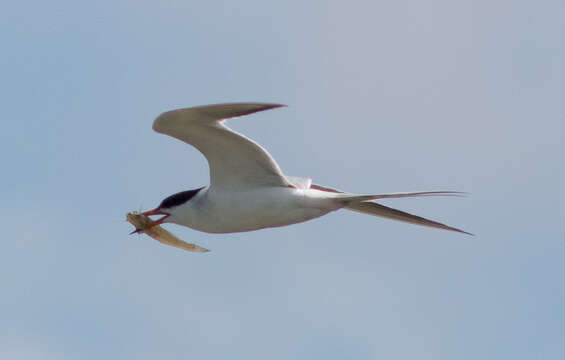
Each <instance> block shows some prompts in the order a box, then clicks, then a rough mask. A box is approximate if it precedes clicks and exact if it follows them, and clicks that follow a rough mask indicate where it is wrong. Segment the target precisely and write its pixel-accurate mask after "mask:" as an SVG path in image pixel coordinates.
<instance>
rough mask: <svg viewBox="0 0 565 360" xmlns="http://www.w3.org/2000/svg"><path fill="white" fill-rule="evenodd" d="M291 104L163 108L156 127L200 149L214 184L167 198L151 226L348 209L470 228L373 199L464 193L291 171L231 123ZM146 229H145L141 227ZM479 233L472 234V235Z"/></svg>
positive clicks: (229, 226)
mask: <svg viewBox="0 0 565 360" xmlns="http://www.w3.org/2000/svg"><path fill="white" fill-rule="evenodd" d="M281 106H284V105H279V104H267V103H232V104H217V105H205V106H197V107H192V108H186V109H178V110H172V111H168V112H165V113H163V114H161V115H160V116H159V117H157V119H155V121H154V123H153V130H155V131H156V132H158V133H162V134H166V135H169V136H172V137H174V138H177V139H179V140H181V141H184V142H185V143H187V144H189V145H192V146H194V147H195V148H197V149H198V150H199V151H200V152H201V153H202V154H203V155H204V156H205V157H206V159H207V160H208V164H209V166H210V185H208V186H205V187H202V188H199V189H195V190H188V191H183V192H180V193H177V194H174V195H171V196H169V197H167V198H166V199H165V200H163V201H162V202H161V204H160V205H159V206H157V208H155V209H153V210H149V211H145V212H143V213H142V214H144V215H147V216H152V215H163V217H161V218H160V219H158V220H156V221H151V222H150V223H149V224H148V225H147V228H149V227H151V226H154V225H159V224H162V223H174V224H178V225H183V226H187V227H190V228H192V229H195V230H200V231H204V232H208V233H231V232H241V231H251V230H258V229H263V228H269V227H277V226H285V225H291V224H296V223H300V222H303V221H307V220H311V219H314V218H317V217H320V216H322V215H325V214H327V213H329V212H332V211H335V210H339V209H347V210H352V211H356V212H360V213H364V214H369V215H376V216H380V217H384V218H389V219H394V220H399V221H404V222H408V223H412V224H418V225H424V226H429V227H434V228H438V229H444V230H451V231H456V232H460V233H464V234H469V233H468V232H465V231H463V230H460V229H456V228H453V227H450V226H447V225H444V224H441V223H439V222H436V221H432V220H428V219H424V218H422V217H419V216H416V215H412V214H408V213H406V212H404V211H400V210H396V209H392V208H389V207H387V206H384V205H381V204H378V203H376V202H374V201H372V200H378V199H388V198H402V197H417V196H437V195H456V194H459V193H458V192H454V191H425V192H411V193H394V194H381V195H358V194H351V193H347V192H342V191H339V190H335V189H332V188H329V187H325V186H320V185H315V184H312V180H311V179H309V178H299V177H293V176H287V175H284V174H283V173H282V171H281V169H280V167H279V166H278V165H277V163H276V162H275V160H274V159H273V157H272V156H271V155H270V154H269V153H268V152H267V150H265V149H264V148H263V147H261V146H260V145H259V144H257V143H256V142H254V141H253V140H251V139H248V138H247V137H245V136H244V135H241V134H238V133H237V132H235V131H233V130H231V129H230V128H228V127H227V126H226V125H225V123H224V120H226V119H229V118H233V117H238V116H243V115H249V114H252V113H255V112H258V111H264V110H269V109H274V108H278V107H281ZM138 231H139V230H138ZM470 235H471V234H470Z"/></svg>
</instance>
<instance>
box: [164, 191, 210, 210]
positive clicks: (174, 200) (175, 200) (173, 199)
mask: <svg viewBox="0 0 565 360" xmlns="http://www.w3.org/2000/svg"><path fill="white" fill-rule="evenodd" d="M203 188H204V187H201V188H199V189H194V190H187V191H181V192H179V193H176V194H173V195H171V196H169V197H167V198H165V200H163V201H161V204H159V207H158V208H159V209H170V208H172V207H175V206H179V205H182V204H184V203H185V202H187V201H188V200H190V199H192V198H193V197H194V195H196V194H197V193H198V192H199V191H200V190H202V189H203Z"/></svg>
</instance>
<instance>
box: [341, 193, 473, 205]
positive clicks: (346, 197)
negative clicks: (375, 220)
mask: <svg viewBox="0 0 565 360" xmlns="http://www.w3.org/2000/svg"><path fill="white" fill-rule="evenodd" d="M463 194H465V193H462V192H459V191H418V192H403V193H390V194H379V195H352V194H348V193H342V192H339V193H337V192H336V195H334V196H335V198H336V199H338V200H340V201H342V202H345V203H348V204H349V203H353V202H359V201H370V200H378V199H397V198H406V197H421V196H463Z"/></svg>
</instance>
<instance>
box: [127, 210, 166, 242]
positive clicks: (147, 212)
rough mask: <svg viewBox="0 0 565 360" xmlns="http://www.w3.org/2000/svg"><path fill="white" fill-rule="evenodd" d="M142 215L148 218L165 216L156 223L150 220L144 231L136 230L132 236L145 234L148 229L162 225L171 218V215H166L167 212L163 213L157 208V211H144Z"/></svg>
mask: <svg viewBox="0 0 565 360" xmlns="http://www.w3.org/2000/svg"><path fill="white" fill-rule="evenodd" d="M141 215H145V216H148V217H149V216H151V215H164V216H163V217H162V218H160V219H158V220H156V221H153V220H149V221H148V222H147V224H146V225H145V227H144V228H143V229H135V230H134V231H132V232H130V233H129V234H130V235H132V234H137V233H140V232H143V231H145V230H147V229H150V228H152V227H153V226H157V225H161V224H162V223H163V222H164V221H165V219H166V218H168V217H169V216H171V214H168V213H166V212H163V211H161V210H160V209H159V208H156V209H153V210H148V211H144V212H142V213H141Z"/></svg>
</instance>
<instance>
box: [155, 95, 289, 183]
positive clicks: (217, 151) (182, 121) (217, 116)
mask: <svg viewBox="0 0 565 360" xmlns="http://www.w3.org/2000/svg"><path fill="white" fill-rule="evenodd" d="M281 106H284V105H279V104H265V103H233V104H217V105H206V106H197V107H192V108H186V109H178V110H172V111H168V112H165V113H163V114H161V115H160V116H159V117H158V118H157V119H155V121H154V122H153V130H155V131H156V132H158V133H161V134H166V135H169V136H172V137H174V138H176V139H179V140H181V141H184V142H185V143H187V144H190V145H192V146H194V147H195V148H197V149H198V150H199V151H200V152H201V153H202V154H203V155H204V156H205V157H206V159H207V160H208V164H209V166H210V184H211V186H212V187H213V188H221V189H224V190H230V191H237V190H244V189H249V188H255V187H262V186H285V187H286V186H289V185H290V186H292V185H291V183H290V182H289V181H288V180H287V179H286V178H285V177H284V175H283V174H282V171H281V169H280V168H279V166H278V165H277V163H276V162H275V159H273V157H272V156H271V155H270V154H269V153H268V152H267V150H265V149H264V148H263V147H261V145H259V144H257V143H256V142H254V141H253V140H251V139H249V138H247V137H245V136H244V135H242V134H238V133H237V132H235V131H233V130H231V129H230V128H228V127H227V126H226V125H225V124H224V123H223V120H225V119H229V118H233V117H238V116H244V115H249V114H252V113H255V112H258V111H264V110H269V109H274V108H278V107H281Z"/></svg>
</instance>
